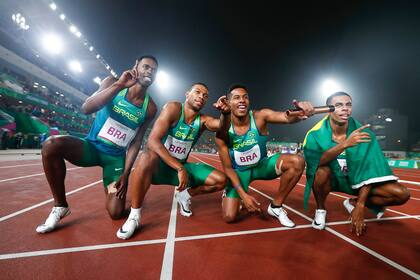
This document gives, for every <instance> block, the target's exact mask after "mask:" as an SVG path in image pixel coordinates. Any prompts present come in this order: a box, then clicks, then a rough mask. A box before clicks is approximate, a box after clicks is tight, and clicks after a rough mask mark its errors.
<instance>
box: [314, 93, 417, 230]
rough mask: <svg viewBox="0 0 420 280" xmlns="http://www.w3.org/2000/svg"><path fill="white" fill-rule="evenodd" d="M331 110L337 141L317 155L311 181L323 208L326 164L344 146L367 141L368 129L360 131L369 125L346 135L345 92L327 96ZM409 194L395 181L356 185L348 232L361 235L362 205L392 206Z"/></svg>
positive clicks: (348, 105)
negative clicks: (357, 188) (356, 192)
mask: <svg viewBox="0 0 420 280" xmlns="http://www.w3.org/2000/svg"><path fill="white" fill-rule="evenodd" d="M331 105H334V107H335V111H334V112H332V113H329V115H330V124H331V128H332V132H333V135H332V137H333V140H334V141H335V142H336V143H337V145H336V146H334V147H333V148H331V149H329V150H327V151H325V152H324V153H323V155H322V157H321V160H320V164H319V166H320V167H319V168H318V170H317V173H316V175H315V181H314V185H313V190H314V195H315V200H316V203H317V208H318V209H325V200H326V198H327V195H328V193H329V192H330V191H331V179H330V178H331V170H330V168H329V167H328V164H329V163H330V162H331V161H332V160H334V159H336V158H337V156H338V155H339V154H341V153H342V152H343V151H344V150H345V149H346V148H349V147H353V146H355V145H358V144H360V143H365V142H370V136H369V133H367V132H363V130H364V129H366V128H368V127H369V125H364V126H362V127H360V128H358V129H356V130H355V131H353V132H352V133H351V134H350V135H349V137H347V136H346V134H347V129H348V118H349V117H350V116H351V113H352V100H351V98H350V97H348V96H345V95H343V96H335V97H333V98H332V99H331ZM409 198H410V194H409V192H408V190H407V188H406V187H404V186H403V185H401V184H400V183H398V182H396V181H389V182H384V183H376V184H371V185H365V186H363V187H361V188H360V190H359V195H358V197H357V198H356V199H351V200H350V202H351V203H352V204H353V206H355V208H354V209H353V212H352V213H351V216H350V218H351V228H350V230H351V232H354V233H356V235H357V236H361V235H363V233H364V232H365V231H366V229H367V226H366V223H365V222H364V208H365V206H370V205H371V206H383V207H385V206H392V205H401V204H404V203H405V202H406V201H407V200H408V199H409Z"/></svg>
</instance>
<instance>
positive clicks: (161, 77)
mask: <svg viewBox="0 0 420 280" xmlns="http://www.w3.org/2000/svg"><path fill="white" fill-rule="evenodd" d="M169 83H170V78H169V75H168V74H167V73H166V72H164V71H159V72H158V73H157V75H156V84H157V85H158V87H159V88H160V89H167V88H168V87H169Z"/></svg>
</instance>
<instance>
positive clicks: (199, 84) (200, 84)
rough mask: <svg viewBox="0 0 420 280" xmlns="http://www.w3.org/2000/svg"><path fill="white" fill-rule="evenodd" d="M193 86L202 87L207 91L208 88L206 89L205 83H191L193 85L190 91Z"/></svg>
mask: <svg viewBox="0 0 420 280" xmlns="http://www.w3.org/2000/svg"><path fill="white" fill-rule="evenodd" d="M193 86H203V87H205V88H206V89H207V90H209V87H208V86H207V85H206V84H205V83H201V82H198V83H193V84H192V85H191V87H190V89H192V88H193Z"/></svg>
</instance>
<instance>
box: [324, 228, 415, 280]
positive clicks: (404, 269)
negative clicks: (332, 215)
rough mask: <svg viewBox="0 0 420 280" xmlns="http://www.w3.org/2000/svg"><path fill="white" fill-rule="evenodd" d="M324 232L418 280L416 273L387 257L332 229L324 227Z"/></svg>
mask: <svg viewBox="0 0 420 280" xmlns="http://www.w3.org/2000/svg"><path fill="white" fill-rule="evenodd" d="M325 230H327V231H328V232H330V233H332V234H334V235H335V236H337V237H339V238H341V239H343V240H345V241H347V242H349V243H350V244H352V245H353V246H356V247H357V248H359V249H361V250H363V251H365V252H366V253H368V254H370V255H372V256H374V257H376V258H377V259H379V260H381V261H383V262H385V263H387V264H389V265H390V266H393V267H394V268H396V269H398V270H399V271H401V272H404V273H405V274H407V275H409V276H411V277H413V278H414V279H420V275H419V274H417V273H415V272H414V271H411V270H409V269H408V268H406V267H405V266H402V265H400V264H398V263H396V262H394V261H393V260H390V259H388V258H387V257H385V256H383V255H381V254H379V253H377V252H375V251H373V250H371V249H369V248H368V247H366V246H364V245H362V244H360V243H358V242H356V241H354V240H353V239H350V238H348V237H347V236H345V235H343V234H341V233H339V232H337V231H335V230H333V229H332V228H330V227H326V228H325Z"/></svg>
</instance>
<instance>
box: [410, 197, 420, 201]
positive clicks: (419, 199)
mask: <svg viewBox="0 0 420 280" xmlns="http://www.w3.org/2000/svg"><path fill="white" fill-rule="evenodd" d="M410 199H413V200H419V201H420V199H419V198H415V197H410Z"/></svg>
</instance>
